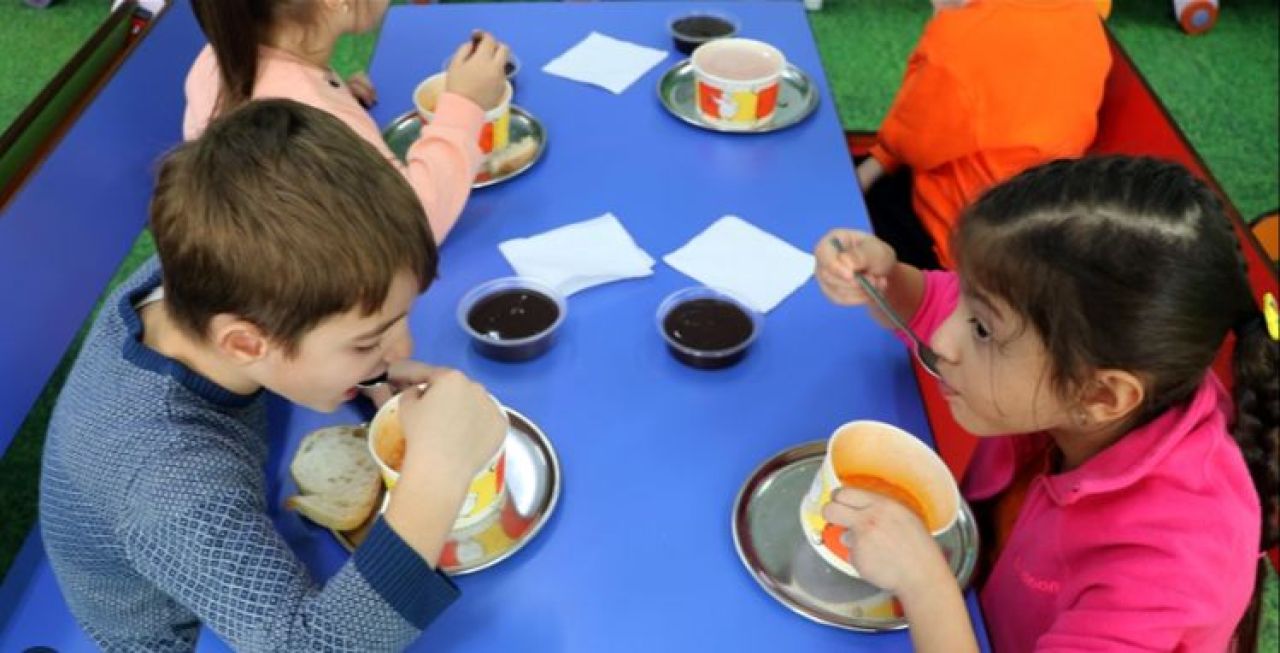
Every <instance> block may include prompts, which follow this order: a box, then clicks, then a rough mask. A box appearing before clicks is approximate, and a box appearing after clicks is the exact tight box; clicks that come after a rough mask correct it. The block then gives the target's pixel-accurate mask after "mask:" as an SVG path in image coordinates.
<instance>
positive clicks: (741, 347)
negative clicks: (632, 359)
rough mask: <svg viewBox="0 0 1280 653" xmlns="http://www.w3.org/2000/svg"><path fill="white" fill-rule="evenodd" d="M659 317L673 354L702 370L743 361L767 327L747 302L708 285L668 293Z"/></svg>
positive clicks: (660, 329)
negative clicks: (764, 327) (763, 329)
mask: <svg viewBox="0 0 1280 653" xmlns="http://www.w3.org/2000/svg"><path fill="white" fill-rule="evenodd" d="M656 317H657V323H658V332H659V333H661V334H662V337H663V339H665V340H666V341H667V348H668V350H670V351H671V355H672V356H675V357H676V360H678V361H680V362H681V363H684V364H685V365H688V366H689V367H694V368H697V369H700V370H718V369H722V368H725V367H729V366H731V365H734V364H736V363H738V362H739V361H741V360H742V359H743V357H745V356H746V355H747V350H748V348H749V347H750V346H751V343H752V342H755V339H756V337H757V336H759V335H760V329H761V328H762V327H763V326H764V318H763V317H762V316H761V315H760V314H759V313H757V312H756V311H754V310H752V309H751V308H750V307H749V306H747V305H746V304H745V303H744V302H742V301H741V300H739V299H736V298H735V297H733V296H732V295H729V294H727V293H724V292H721V291H718V290H715V289H714V288H708V287H706V286H694V287H692V288H685V289H683V290H678V291H676V292H674V293H672V294H670V295H668V296H667V298H666V299H664V300H663V301H662V304H660V305H659V306H658V312H657V315H656Z"/></svg>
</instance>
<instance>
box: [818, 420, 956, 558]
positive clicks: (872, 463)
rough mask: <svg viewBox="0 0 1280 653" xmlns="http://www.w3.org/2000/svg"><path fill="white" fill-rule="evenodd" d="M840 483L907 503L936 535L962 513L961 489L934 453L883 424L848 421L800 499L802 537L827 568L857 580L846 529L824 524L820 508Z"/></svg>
mask: <svg viewBox="0 0 1280 653" xmlns="http://www.w3.org/2000/svg"><path fill="white" fill-rule="evenodd" d="M840 487H856V488H860V489H864V490H868V491H871V492H876V493H879V494H883V495H885V496H888V497H890V498H892V499H894V500H896V501H898V502H899V503H902V504H903V505H905V506H906V507H907V508H908V509H910V510H911V511H912V512H914V513H915V514H916V515H917V516H919V517H920V519H921V521H923V522H924V524H925V528H926V529H928V530H929V532H930V533H931V534H933V536H934V537H937V536H939V535H941V534H943V533H945V532H946V531H947V529H949V528H951V525H952V524H954V523H955V521H956V519H957V517H958V516H959V514H960V490H959V488H957V487H956V481H955V479H954V478H952V476H951V471H950V470H949V469H947V466H946V464H945V463H943V462H942V459H941V458H939V457H938V454H936V453H934V451H933V450H932V449H930V448H929V447H928V446H927V445H925V444H924V443H923V442H921V441H920V440H919V439H917V438H916V437H915V436H913V435H911V434H910V433H907V432H906V431H903V430H902V429H899V428H897V427H894V426H890V425H888V424H884V423H881V422H872V421H857V422H849V423H847V424H844V425H842V426H841V427H840V428H838V429H836V431H835V433H833V434H832V435H831V439H830V440H828V441H827V455H826V456H825V457H824V458H823V459H822V466H821V467H820V468H819V469H818V473H817V474H816V475H814V478H813V484H812V485H810V486H809V492H808V493H807V494H806V495H805V497H804V500H803V501H801V502H800V527H801V528H802V529H803V530H804V534H805V539H806V540H808V542H809V544H810V545H811V546H813V548H814V550H815V551H817V553H818V555H819V556H821V557H822V559H823V560H826V561H827V562H828V563H830V564H831V566H833V567H835V568H836V569H839V570H840V571H842V572H844V573H846V574H849V575H850V576H853V577H855V578H858V577H860V575H859V574H858V570H857V569H855V568H854V566H853V565H852V564H850V562H849V556H850V551H849V548H848V547H847V546H845V545H844V542H842V541H841V536H842V535H844V533H845V529H844V528H842V527H840V526H837V525H835V524H832V523H830V522H828V521H827V520H826V519H825V518H824V517H823V516H822V509H823V508H824V507H825V506H826V505H827V504H828V503H830V502H831V494H832V492H833V491H834V490H835V489H837V488H840ZM854 546H857V543H856V542H855V543H854Z"/></svg>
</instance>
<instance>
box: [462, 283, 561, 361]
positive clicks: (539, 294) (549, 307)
mask: <svg viewBox="0 0 1280 653" xmlns="http://www.w3.org/2000/svg"><path fill="white" fill-rule="evenodd" d="M567 311H568V306H566V305H565V301H564V297H562V296H561V295H560V293H558V292H556V291H555V290H553V289H552V288H550V287H549V286H547V285H545V284H542V283H540V282H538V281H535V280H533V279H528V278H524V277H503V278H501V279H494V280H492V281H487V282H485V283H482V284H480V285H479V286H476V287H475V288H472V289H471V290H470V291H468V292H467V294H466V295H463V297H462V301H460V302H458V324H459V325H461V326H462V330H463V331H466V332H467V335H469V336H471V345H472V347H474V348H475V350H476V351H477V352H479V353H480V355H482V356H484V357H486V358H492V359H493V360H497V361H503V362H509V363H510V362H518V361H526V360H529V359H531V358H537V357H538V356H541V355H542V354H544V353H546V351H547V350H548V349H550V348H551V345H552V344H554V343H555V336H556V330H557V329H558V328H559V327H560V324H561V323H562V322H564V317H565V314H566V313H567Z"/></svg>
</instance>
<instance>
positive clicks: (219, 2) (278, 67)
mask: <svg viewBox="0 0 1280 653" xmlns="http://www.w3.org/2000/svg"><path fill="white" fill-rule="evenodd" d="M388 3H389V0H193V1H192V6H193V8H194V10H195V14H196V18H197V20H198V21H199V23H200V26H201V28H202V29H203V30H204V33H205V36H206V37H207V38H208V39H209V45H208V46H207V47H205V49H204V50H202V51H201V52H200V55H199V56H198V57H196V61H195V64H194V65H193V66H192V67H191V71H190V72H189V73H188V74H187V82H186V93H187V110H186V115H185V116H184V118H183V125H182V128H183V136H184V138H185V139H186V140H191V139H194V138H195V137H197V136H199V135H200V133H201V132H203V131H204V128H205V126H206V125H208V124H209V121H210V120H212V119H214V118H215V117H217V116H219V115H222V114H224V113H226V112H228V111H231V110H232V109H235V108H237V107H239V106H240V105H242V104H244V103H246V102H248V101H250V100H254V99H259V98H287V99H291V100H296V101H298V102H301V103H303V104H308V105H311V106H313V107H316V108H318V109H322V110H324V111H327V112H329V113H331V114H333V115H334V116H336V117H337V118H338V119H339V120H341V121H342V122H344V123H346V125H347V126H348V127H350V128H351V129H352V130H354V131H355V132H356V133H357V134H359V135H360V136H361V137H362V138H364V140H366V141H368V142H369V143H371V144H372V145H373V146H374V147H376V148H378V151H379V152H380V153H381V154H382V156H383V158H385V159H386V160H387V162H388V163H390V164H391V165H394V166H396V167H397V168H398V169H399V170H400V171H401V172H402V173H403V174H404V175H405V177H406V178H407V179H408V181H409V185H410V186H412V187H413V190H414V192H415V193H416V194H417V195H418V199H419V200H420V201H421V202H422V207H423V208H424V209H425V210H426V214H427V221H428V222H429V223H430V225H431V230H432V233H433V234H434V235H435V238H436V242H438V243H439V242H443V241H444V238H445V236H446V235H447V234H448V233H449V230H450V229H451V228H452V227H453V225H454V223H455V222H457V220H458V216H459V215H460V214H461V213H462V207H463V205H464V204H465V203H466V201H467V197H468V196H469V195H470V193H471V184H472V182H473V180H474V179H475V175H476V173H477V172H478V170H479V168H480V165H481V164H482V163H483V157H482V155H481V152H480V147H479V139H480V130H481V128H482V127H483V125H484V112H485V110H487V109H491V108H493V107H495V106H497V104H498V102H499V101H500V100H501V98H502V95H503V93H504V91H505V89H506V76H505V73H504V67H505V66H506V63H507V46H506V45H503V44H501V43H499V42H497V41H496V40H495V39H494V38H493V37H492V36H490V35H488V34H484V33H480V32H477V33H476V35H475V37H474V38H473V39H472V40H470V41H468V42H466V43H464V44H462V45H461V46H460V47H459V48H458V50H457V52H456V53H455V54H454V56H453V59H452V60H451V61H450V62H449V68H448V76H447V78H446V84H445V92H444V93H443V94H441V97H440V99H439V100H438V104H437V106H436V114H435V118H434V119H433V120H432V123H431V125H430V126H428V127H424V128H423V130H422V135H421V136H420V137H419V138H418V140H417V142H415V143H414V144H413V145H412V146H411V147H410V148H409V151H408V153H407V155H406V157H405V159H406V163H405V164H403V165H402V164H401V163H400V162H399V160H397V159H396V157H395V155H394V154H392V153H391V150H390V149H388V148H387V145H386V143H384V142H383V140H382V134H381V131H380V130H379V129H378V126H377V125H376V124H374V122H373V118H371V117H370V116H369V113H368V111H366V110H365V106H368V105H370V104H372V103H373V102H374V101H375V100H376V95H375V93H374V90H373V86H372V84H370V82H369V80H368V78H366V77H365V76H364V75H362V74H357V75H353V76H352V77H351V78H350V79H348V80H346V81H345V82H344V81H343V80H341V79H340V78H339V77H338V75H337V74H336V73H334V71H333V70H332V69H331V68H330V67H329V57H330V55H331V54H332V53H333V47H334V43H336V41H337V39H338V37H339V36H341V35H343V34H352V33H360V32H366V31H368V30H369V29H372V28H373V27H374V26H375V25H377V24H378V23H379V21H381V20H382V16H383V14H385V13H386V10H387V5H388ZM362 105H364V106H362ZM352 183H358V180H354V179H353V180H352Z"/></svg>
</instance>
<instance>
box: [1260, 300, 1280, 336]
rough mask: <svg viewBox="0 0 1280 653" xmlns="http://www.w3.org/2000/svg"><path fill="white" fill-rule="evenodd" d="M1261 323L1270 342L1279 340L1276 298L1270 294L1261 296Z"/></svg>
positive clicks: (1278, 314)
mask: <svg viewBox="0 0 1280 653" xmlns="http://www.w3.org/2000/svg"><path fill="white" fill-rule="evenodd" d="M1262 321H1263V322H1264V323H1265V324H1266V327H1267V335H1269V336H1271V339H1272V340H1280V308H1277V307H1276V296H1275V295H1273V294H1271V293H1263V294H1262Z"/></svg>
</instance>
